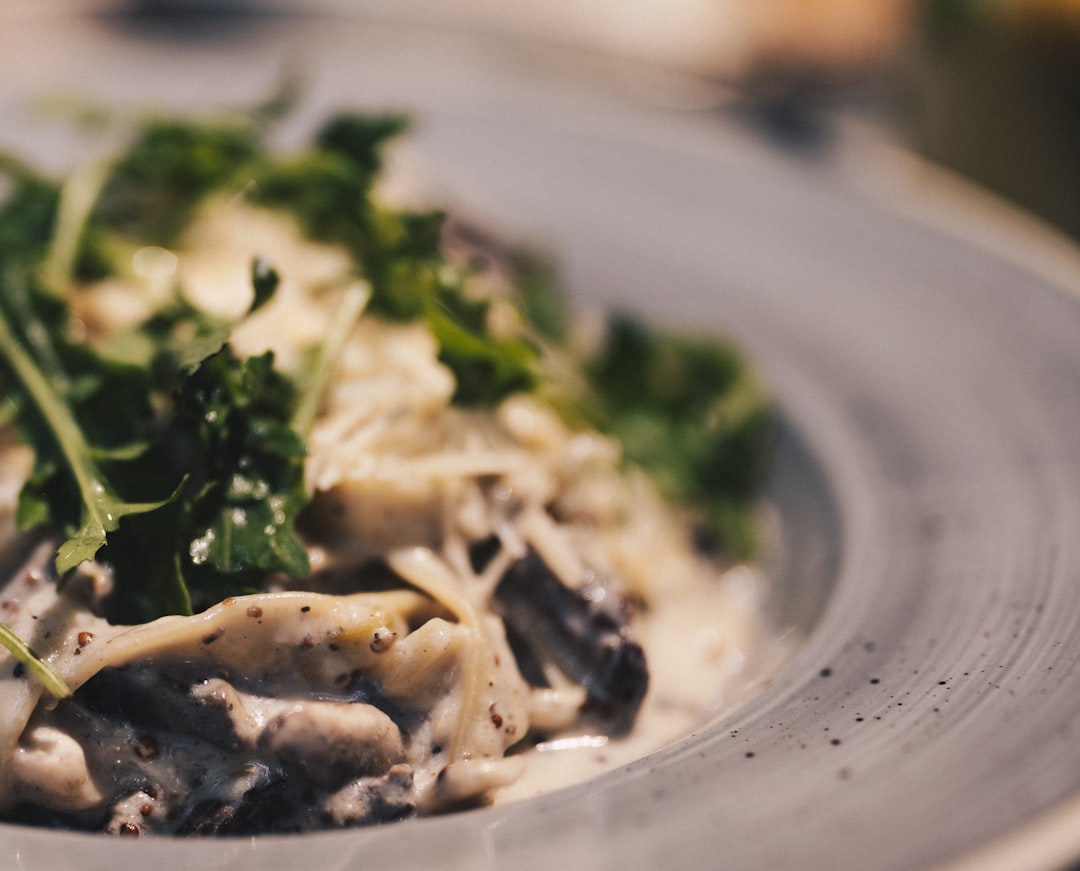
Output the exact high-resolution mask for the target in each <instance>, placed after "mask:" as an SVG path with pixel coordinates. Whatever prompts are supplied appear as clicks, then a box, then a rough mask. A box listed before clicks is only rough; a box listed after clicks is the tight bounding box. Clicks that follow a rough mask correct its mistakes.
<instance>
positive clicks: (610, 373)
mask: <svg viewBox="0 0 1080 871" xmlns="http://www.w3.org/2000/svg"><path fill="white" fill-rule="evenodd" d="M587 375H588V379H589V391H588V392H587V394H586V396H585V398H584V399H583V400H582V401H581V402H580V403H579V405H578V413H580V414H581V415H583V416H584V417H585V418H586V419H587V420H589V421H591V422H592V424H593V425H594V426H597V427H599V428H600V429H603V430H605V431H607V432H610V433H612V434H614V435H616V436H618V438H619V439H620V441H621V443H622V446H623V453H624V456H625V458H626V459H627V460H628V461H629V462H632V463H634V464H636V465H639V466H641V467H642V468H644V469H645V470H646V471H647V472H649V473H650V475H651V476H652V477H653V479H654V480H655V481H656V482H657V483H658V485H659V487H660V489H661V491H662V492H663V493H665V495H667V496H668V497H669V498H671V499H673V500H676V501H679V502H683V503H686V504H689V505H691V506H695V507H697V508H698V509H699V510H700V511H701V512H702V515H703V518H704V520H705V523H706V527H707V528H708V529H709V530H710V531H711V532H712V533H713V534H715V535H717V536H719V538H720V541H721V543H722V545H723V547H724V548H725V549H726V550H727V551H728V552H730V553H732V554H733V555H735V556H738V557H746V556H750V555H752V553H753V551H754V547H755V541H754V534H753V524H752V518H751V516H750V510H749V508H750V505H751V503H752V502H753V499H754V497H755V495H756V493H757V491H758V488H759V486H760V483H761V478H762V475H763V473H764V470H765V466H766V459H767V456H768V446H769V443H770V433H771V431H772V427H773V417H772V411H771V409H770V406H769V403H768V400H767V398H766V397H765V395H764V394H763V393H762V391H761V389H760V388H759V387H758V385H757V384H756V382H755V381H754V379H753V378H752V377H751V375H750V372H749V370H748V369H747V367H746V365H745V363H744V362H743V360H742V358H741V357H740V356H739V355H738V354H737V353H736V351H735V350H734V349H732V348H731V347H729V346H727V345H724V344H723V343H720V342H717V341H715V340H713V339H707V340H706V339H702V340H697V339H692V338H686V337H680V336H675V335H670V334H664V333H660V332H657V331H653V330H650V329H649V328H648V327H646V326H645V325H644V324H642V323H641V322H640V321H637V320H635V319H634V318H631V317H629V316H625V315H620V316H616V317H614V318H613V319H612V321H611V323H610V324H609V328H608V333H607V337H606V340H605V342H604V344H603V346H602V347H601V348H600V350H599V351H598V352H597V353H596V354H595V356H594V357H593V358H592V359H591V360H590V361H589V363H588V365H587Z"/></svg>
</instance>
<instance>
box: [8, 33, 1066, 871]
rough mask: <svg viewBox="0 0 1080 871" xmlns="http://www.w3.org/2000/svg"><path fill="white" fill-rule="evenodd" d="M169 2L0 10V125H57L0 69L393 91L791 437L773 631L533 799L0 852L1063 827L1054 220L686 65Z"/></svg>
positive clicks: (51, 130) (361, 863) (606, 291)
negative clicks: (201, 837) (713, 696)
mask: <svg viewBox="0 0 1080 871" xmlns="http://www.w3.org/2000/svg"><path fill="white" fill-rule="evenodd" d="M0 21H3V18H2V16H0ZM177 27H179V24H178V22H173V23H172V25H171V29H170V28H163V27H162V26H159V25H153V24H152V23H150V22H147V21H146V20H142V21H132V20H131V19H127V18H120V17H100V18H95V19H87V20H73V19H68V18H64V17H58V18H48V17H45V16H42V15H28V16H26V17H24V18H22V19H20V20H14V19H12V20H8V21H3V26H2V27H0V82H2V84H0V140H3V144H4V145H6V146H12V145H14V146H16V147H19V148H23V149H26V150H28V151H29V152H30V153H32V154H33V153H37V154H38V155H39V157H40V158H41V159H43V160H45V161H46V162H52V161H55V162H58V163H62V162H64V161H66V160H69V159H70V158H71V157H72V155H71V149H72V147H73V141H72V140H71V139H70V138H68V137H67V134H64V133H62V132H60V131H61V130H62V129H63V128H62V126H61V125H58V124H55V123H51V122H46V121H40V120H33V119H30V118H28V117H27V116H25V115H23V114H22V111H21V105H22V101H23V100H24V98H25V97H27V96H28V95H33V94H37V93H45V92H57V91H61V92H63V91H67V92H72V91H74V92H76V93H81V94H83V95H86V96H91V97H95V98H103V99H106V100H108V101H109V102H111V103H116V104H118V105H128V106H130V105H135V104H142V105H146V104H150V103H157V104H160V103H164V104H168V105H177V106H181V107H197V106H204V105H208V104H210V105H217V104H222V103H230V102H232V103H246V102H248V101H249V100H250V99H251V97H252V96H253V95H254V96H258V95H262V94H265V93H266V92H268V91H269V90H270V89H271V88H272V87H273V86H274V83H275V81H276V79H277V77H278V75H279V74H280V72H281V70H282V68H283V67H285V66H288V65H290V64H298V65H301V66H302V67H303V69H304V70H305V71H306V75H307V77H308V88H309V98H308V99H307V100H306V101H305V103H304V106H303V109H302V111H301V113H300V117H299V118H298V119H297V122H296V124H297V127H298V128H299V127H303V126H304V125H305V124H309V123H310V122H311V121H312V120H313V119H316V118H318V117H320V116H321V115H322V114H323V113H324V112H325V111H326V110H328V109H329V108H331V107H337V106H342V105H347V106H351V107H373V108H381V107H390V106H392V107H394V108H407V109H410V110H413V111H415V113H416V114H417V116H418V118H419V119H420V125H419V133H418V136H417V138H416V148H417V149H418V151H419V152H420V153H421V154H422V155H423V156H424V158H425V160H426V161H427V163H428V165H429V166H430V167H431V169H432V172H433V175H434V177H436V178H438V179H439V180H440V183H441V184H443V185H445V190H446V191H447V192H448V193H454V194H464V195H465V196H466V198H467V199H468V200H469V202H470V203H471V204H472V205H474V206H476V207H477V208H479V209H483V210H484V212H485V214H488V215H491V216H494V217H495V218H496V219H499V220H502V221H504V222H505V224H506V226H507V227H508V228H510V229H511V230H512V231H513V232H516V233H518V234H519V235H524V236H525V237H526V238H532V239H535V240H538V241H539V242H540V243H541V244H544V245H547V246H548V247H550V248H551V249H552V250H555V251H557V252H559V255H560V258H561V260H562V262H563V265H564V267H565V274H566V276H567V279H568V282H569V283H570V285H571V286H572V288H573V289H574V290H575V291H576V292H578V293H580V294H581V295H582V296H583V297H586V298H589V299H592V300H595V301H599V302H601V303H618V304H630V305H634V306H636V307H638V308H640V309H642V310H644V311H645V312H647V313H649V314H651V315H652V316H654V317H657V318H660V319H664V320H667V321H674V322H682V323H693V324H696V325H703V326H706V327H708V328H710V329H715V330H718V331H721V332H723V333H725V334H728V335H732V336H734V337H736V338H737V339H738V341H739V342H741V343H742V344H743V345H744V347H745V348H746V349H747V350H748V351H749V352H750V353H751V354H752V355H753V357H754V359H755V360H756V362H757V363H758V365H759V366H760V368H761V369H762V371H763V372H764V374H765V376H766V377H767V378H768V379H769V381H770V382H771V384H772V386H773V388H774V390H775V392H776V394H777V396H778V399H779V401H780V403H781V406H782V408H783V409H784V412H785V415H786V419H787V421H788V423H789V425H790V429H791V430H792V432H793V433H797V434H798V435H797V438H793V439H792V440H791V441H790V442H789V443H788V445H789V446H788V448H787V449H785V451H784V452H783V453H782V456H781V458H780V460H779V463H780V466H779V468H778V472H777V482H778V483H777V497H776V498H777V500H778V504H779V506H780V514H781V518H782V521H783V522H782V524H781V533H782V535H781V539H780V541H779V542H778V544H777V545H776V549H775V550H774V552H773V554H772V555H771V558H770V566H771V571H772V573H773V575H774V578H775V581H774V583H775V585H776V589H775V598H774V607H775V609H776V613H777V614H778V615H779V619H781V620H782V621H784V622H786V623H790V624H792V625H793V626H795V627H797V628H798V629H799V630H800V631H803V632H804V634H805V636H806V637H805V640H804V642H803V643H802V644H801V645H800V646H799V647H798V649H797V650H796V652H795V653H794V655H793V656H792V658H791V659H790V660H789V661H787V662H786V664H784V665H783V667H782V668H781V669H780V671H779V673H778V674H777V675H776V678H775V680H774V681H773V682H772V684H771V685H770V686H768V687H767V688H766V689H765V690H764V691H763V692H761V693H760V695H758V696H756V697H755V698H753V699H752V700H751V701H749V702H748V703H747V704H745V705H743V706H742V707H740V708H739V709H737V710H735V711H733V712H729V713H726V714H723V715H722V716H720V717H719V718H718V719H717V720H716V721H715V722H714V723H712V724H710V725H709V726H707V727H706V728H703V729H702V730H701V731H700V732H698V733H697V734H694V735H692V736H689V737H687V738H686V739H685V740H684V741H682V742H680V743H678V744H677V745H676V746H673V747H670V748H668V749H666V750H663V751H662V752H659V753H657V754H655V755H653V756H651V757H649V758H647V759H644V760H642V761H640V762H638V763H636V764H634V765H632V766H630V767H629V768H627V769H624V770H621V771H618V772H615V773H613V774H611V775H608V776H604V777H602V778H599V779H597V780H594V781H592V782H589V783H586V784H583V785H580V786H577V787H573V788H570V789H567V790H563V791H560V792H557V793H555V794H552V795H549V796H546V797H543V798H539V799H536V800H531V801H528V802H523V803H518V804H512V805H507V806H504V807H497V808H494V809H487V810H482V811H476V812H470V813H466V814H462V815H457V816H450V817H444V818H439V819H431V820H424V821H416V822H408V823H403V824H399V825H394V826H388V827H384V828H378V829H372V830H366V831H359V832H346V833H333V834H326V835H319V836H315V837H305V838H294V839H288V838H285V839H275V838H256V839H244V840H228V841H215V842H210V841H195V842H184V843H183V844H182V845H181V844H177V843H176V842H172V841H167V840H157V841H154V840H149V839H147V840H143V841H140V842H127V841H116V840H107V839H101V838H94V837H85V836H75V835H67V834H55V833H47V832H41V831H26V830H21V829H17V828H11V827H0V865H2V866H3V867H4V868H17V869H24V871H44V869H48V871H63V869H79V871H90V869H115V868H120V867H122V868H153V869H156V871H180V869H196V868H197V869H201V871H211V869H224V868H229V869H261V871H284V869H295V868H318V869H361V868H363V869H373V868H397V869H414V868H415V869H419V868H427V867H432V868H434V867H438V868H444V869H451V868H453V869H470V871H472V869H485V868H487V869H510V868H512V869H532V868H537V869H539V868H575V869H576V868H597V869H619V871H645V869H650V871H652V869H655V868H657V867H664V868H679V869H706V868H717V867H723V868H727V869H737V871H749V869H785V868H798V869H805V868H828V869H833V871H851V869H864V868H875V869H878V871H901V869H905V871H906V869H911V871H914V869H929V868H938V867H943V866H944V867H950V868H962V867H970V868H972V869H975V868H978V869H990V868H1002V869H1004V868H1009V869H1050V868H1054V867H1057V866H1059V865H1061V864H1062V863H1065V862H1067V861H1070V860H1072V859H1075V858H1076V857H1077V856H1080V797H1078V796H1080V686H1078V673H1077V658H1078V655H1080V535H1078V534H1077V530H1078V529H1080V305H1078V302H1077V299H1076V298H1075V297H1074V292H1075V291H1076V290H1077V289H1078V288H1080V257H1078V256H1077V255H1076V253H1075V252H1074V251H1073V250H1072V249H1071V248H1069V247H1068V246H1066V245H1064V244H1061V243H1059V242H1058V241H1057V240H1055V239H1054V238H1053V237H1052V236H1051V235H1050V234H1047V233H1045V232H1043V231H1041V230H1038V229H1037V228H1032V227H1030V226H1028V225H1027V224H1026V222H1025V221H1024V220H1023V219H1019V218H1016V217H1015V216H1014V215H1011V214H1009V213H1008V212H1006V211H1005V210H1003V209H1000V208H999V207H998V206H996V205H995V204H992V203H988V202H986V201H985V200H984V199H983V198H981V197H979V196H978V195H974V194H971V193H970V192H965V191H963V190H959V191H958V190H957V189H956V186H955V184H954V183H953V182H951V181H949V180H948V179H944V178H942V177H939V176H937V175H935V174H934V173H931V172H929V171H926V170H925V169H923V168H921V167H919V166H918V165H917V164H915V163H913V162H911V161H909V160H907V159H905V158H904V157H903V156H902V155H897V154H895V153H893V152H890V151H889V150H888V149H884V148H882V147H879V146H877V145H874V144H872V143H866V142H863V141H861V140H859V138H858V137H855V138H854V139H853V138H852V137H851V136H849V135H841V136H840V137H839V138H838V139H837V140H835V141H834V142H832V143H831V144H828V145H827V146H826V147H824V148H823V149H820V150H817V151H815V152H814V153H813V154H809V155H807V154H802V155H792V154H788V153H784V151H783V150H781V149H778V148H777V147H775V146H773V145H770V144H768V143H767V142H765V141H764V140H762V139H759V138H757V137H755V136H754V135H752V134H750V133H748V132H746V131H744V130H743V129H741V128H740V127H738V126H737V125H736V124H735V123H734V122H732V121H731V120H729V119H726V118H725V116H724V114H723V113H722V112H718V111H715V110H708V109H705V108H702V107H704V106H706V105H707V104H708V103H709V101H710V100H712V99H713V98H714V97H715V96H716V95H714V94H712V93H711V92H710V91H709V90H708V89H707V88H702V87H700V86H698V85H697V84H695V83H690V82H686V81H682V80H676V79H672V78H670V77H658V76H655V75H653V74H650V73H649V71H647V70H642V69H638V68H633V67H631V66H629V65H624V64H619V63H615V62H612V61H610V60H600V59H596V58H590V57H587V56H584V55H580V54H573V53H570V52H566V51H559V50H556V49H553V48H550V47H548V48H542V47H539V46H530V45H528V44H523V43H521V42H516V43H507V42H501V41H499V40H497V39H494V38H491V37H490V35H489V36H488V37H479V36H476V35H469V34H464V33H451V32H444V31H439V30H426V29H424V28H422V27H418V26H411V25H404V24H400V23H398V24H394V23H390V22H386V21H383V22H382V23H375V22H373V21H365V20H361V19H354V20H350V21H327V20H325V19H324V20H310V19H307V18H304V17H293V16H288V15H280V14H278V15H270V16H255V17H250V16H249V17H243V16H242V17H239V18H221V19H220V21H219V22H218V23H217V25H215V27H214V29H213V33H212V34H210V35H207V33H206V32H205V31H199V32H194V31H187V30H185V29H184V28H183V27H179V29H178V30H177V29H176V28H177ZM166 31H167V32H166ZM695 106H696V107H697V108H693V107H695ZM680 107H681V108H680ZM803 448H805V450H806V452H807V453H805V454H804V453H803V452H802V449H803Z"/></svg>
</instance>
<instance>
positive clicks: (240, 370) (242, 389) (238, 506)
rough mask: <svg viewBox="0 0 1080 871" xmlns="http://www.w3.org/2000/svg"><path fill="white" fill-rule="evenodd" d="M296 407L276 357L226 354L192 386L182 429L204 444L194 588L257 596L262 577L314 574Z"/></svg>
mask: <svg viewBox="0 0 1080 871" xmlns="http://www.w3.org/2000/svg"><path fill="white" fill-rule="evenodd" d="M294 406H295V396H294V394H293V389H292V385H291V383H290V382H289V381H288V380H287V379H285V378H284V377H283V376H281V375H280V374H279V373H278V372H276V371H275V370H274V368H273V354H272V353H269V352H267V353H266V354H263V355H262V356H259V357H251V358H247V359H239V358H237V357H236V356H235V355H234V354H233V353H232V352H231V350H230V349H229V348H228V346H226V347H225V348H223V349H222V350H221V351H219V352H218V353H217V354H215V355H214V356H213V357H210V358H209V359H207V360H205V361H203V364H202V365H201V366H200V367H199V368H198V369H197V370H196V371H195V372H193V373H192V374H191V375H190V376H188V378H187V379H186V381H185V383H184V385H183V386H182V388H181V390H180V392H179V394H178V396H177V398H176V424H175V425H176V426H177V427H178V428H182V429H184V428H186V429H188V430H189V431H190V432H193V433H194V435H195V437H196V441H197V444H198V449H197V451H198V454H197V456H196V457H194V458H193V462H192V467H193V468H194V469H195V470H197V474H196V476H195V477H193V479H192V480H191V481H190V482H189V485H188V486H189V488H191V489H192V491H193V492H194V497H193V498H192V500H191V517H190V520H189V521H188V531H187V532H186V539H187V556H188V558H189V559H190V562H191V565H192V568H193V569H194V571H193V572H192V573H191V574H190V577H191V578H196V579H198V580H200V581H201V582H202V583H203V584H205V583H206V582H207V580H208V578H211V577H212V578H213V580H214V582H215V583H216V584H218V585H224V586H225V587H231V588H236V589H249V588H251V587H252V586H254V585H253V584H252V582H251V580H250V578H251V576H252V575H253V574H257V576H258V577H260V578H261V577H262V576H263V575H264V574H265V573H266V572H269V571H282V572H285V573H286V574H289V575H291V576H293V577H305V576H306V575H307V574H308V572H309V571H310V566H309V564H308V558H307V551H306V549H305V548H304V546H303V545H302V543H301V542H300V539H299V537H298V536H297V534H296V530H295V528H294V525H293V524H294V523H295V519H296V516H297V514H298V512H299V510H300V508H301V507H303V505H304V504H305V503H306V501H307V496H306V493H305V491H304V479H303V460H304V456H305V454H306V449H305V446H304V442H303V439H301V437H300V436H299V434H298V433H297V432H296V431H295V430H293V429H292V427H291V426H290V425H289V417H290V416H291V413H292V410H293V408H294Z"/></svg>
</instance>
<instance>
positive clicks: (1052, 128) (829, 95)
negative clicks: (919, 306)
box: [0, 0, 1080, 238]
mask: <svg viewBox="0 0 1080 871" xmlns="http://www.w3.org/2000/svg"><path fill="white" fill-rule="evenodd" d="M58 11H59V12H74V11H78V12H79V13H81V14H95V15H100V16H103V17H109V18H111V19H112V20H113V21H116V22H124V23H125V24H126V25H128V26H132V27H140V28H143V29H144V30H154V31H156V35H157V36H158V37H159V38H160V37H162V36H168V35H169V34H175V35H176V37H177V38H189V37H190V36H191V34H192V33H193V32H203V33H207V32H211V31H214V30H221V29H228V28H234V29H235V28H237V27H241V26H243V24H244V22H249V23H250V21H252V20H254V19H265V18H268V17H273V18H278V19H281V18H287V17H288V16H300V15H312V14H320V13H334V12H344V11H347V12H349V13H350V14H356V13H359V14H365V15H371V16H375V17H382V18H391V19H410V18H422V19H423V20H425V21H429V22H430V21H435V22H439V23H441V24H445V25H447V26H451V27H467V28H470V29H479V30H482V31H485V32H488V33H492V34H497V33H509V34H513V35H515V36H519V35H527V36H528V37H530V38H533V39H540V40H545V41H550V42H555V43H558V44H562V45H570V46H576V47H580V48H583V49H587V50H591V51H596V52H600V53H604V54H607V55H614V56H619V57H625V58H630V59H634V60H644V61H647V62H648V63H650V64H653V65H656V66H657V67H659V68H663V69H668V70H671V71H677V72H679V73H690V74H693V75H698V76H701V77H703V78H704V79H705V80H707V81H709V82H711V83H713V84H715V85H721V86H725V87H728V88H730V90H729V91H727V92H726V94H727V96H726V98H725V99H724V101H723V103H724V105H723V107H722V110H723V111H727V112H731V113H742V114H743V115H744V116H745V118H746V119H747V120H748V121H750V122H752V123H756V124H757V125H758V126H759V127H760V128H762V129H764V130H765V131H766V132H768V133H769V134H770V135H772V136H773V137H774V138H776V139H778V140H779V141H781V142H783V143H785V144H786V145H788V146H791V147H797V148H804V149H809V150H813V149H814V148H815V147H820V146H821V145H822V144H824V143H827V142H828V136H829V131H830V128H831V125H833V124H835V123H837V122H838V121H843V120H849V121H850V120H852V119H854V120H857V121H859V122H861V123H865V124H870V125H873V126H874V127H875V128H876V129H878V130H879V131H881V132H883V133H884V134H886V135H888V136H889V137H891V138H893V139H894V140H895V141H896V142H897V143H898V144H901V145H903V146H905V147H908V148H910V149H912V150H913V151H915V152H916V153H918V154H920V155H923V156H925V157H927V158H929V159H930V160H932V161H934V162H937V163H940V164H942V165H944V166H946V167H949V168H950V169H953V170H956V171H958V172H959V173H961V174H962V175H964V176H967V177H969V178H971V179H973V180H975V181H976V182H978V183H979V184H981V185H983V186H985V187H986V188H988V189H990V190H992V191H994V192H996V193H998V194H1000V195H1002V196H1003V197H1005V198H1007V199H1008V200H1011V201H1013V202H1014V203H1016V204H1018V205H1020V206H1021V207H1023V208H1024V209H1026V210H1028V211H1030V212H1033V213H1035V214H1037V215H1039V216H1041V217H1042V218H1044V219H1045V220H1047V221H1049V222H1051V223H1052V224H1053V225H1056V226H1057V227H1058V228H1060V229H1061V230H1063V231H1065V232H1066V233H1067V234H1069V235H1070V236H1072V237H1074V238H1080V195H1078V191H1080V0H512V2H511V0H4V2H3V3H2V4H0V25H2V24H3V21H4V19H5V17H6V18H9V19H10V20H16V19H20V18H22V19H26V18H34V17H37V18H42V17H45V16H49V15H54V14H56V13H57V12H58ZM2 36H3V34H2V33H0V39H2ZM35 62H36V63H39V64H40V63H48V59H44V60H43V59H41V58H38V59H36V60H35Z"/></svg>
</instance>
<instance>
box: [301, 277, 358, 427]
mask: <svg viewBox="0 0 1080 871" xmlns="http://www.w3.org/2000/svg"><path fill="white" fill-rule="evenodd" d="M370 299H371V288H370V287H369V286H368V285H367V284H366V283H362V282H355V283H353V284H350V285H349V286H348V287H347V288H346V289H345V298H344V299H343V300H342V303H341V308H340V309H339V310H338V312H337V316H336V317H335V318H334V320H333V323H332V324H331V325H330V332H329V333H327V335H326V338H325V339H324V340H323V343H322V344H321V345H320V346H319V350H318V353H317V355H316V357H315V361H314V363H313V364H312V366H311V378H310V379H309V380H308V382H307V384H306V389H305V390H304V395H303V397H302V398H301V400H300V403H299V405H298V406H297V408H296V412H295V413H294V414H293V418H292V428H293V429H294V430H296V432H297V433H299V434H300V436H301V437H302V438H304V439H306V438H307V437H308V435H310V434H311V428H312V426H314V424H315V418H316V416H317V415H318V413H319V405H320V404H321V403H322V399H323V394H324V393H325V392H326V385H327V384H328V383H329V381H330V374H331V370H332V369H333V364H334V361H335V360H337V358H338V355H339V354H340V353H341V349H342V347H343V346H344V345H345V342H346V341H347V340H348V338H349V336H350V335H351V334H352V331H353V328H354V327H355V326H356V322H357V321H358V320H359V319H360V315H361V314H363V312H364V309H365V308H367V304H368V300H370Z"/></svg>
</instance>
